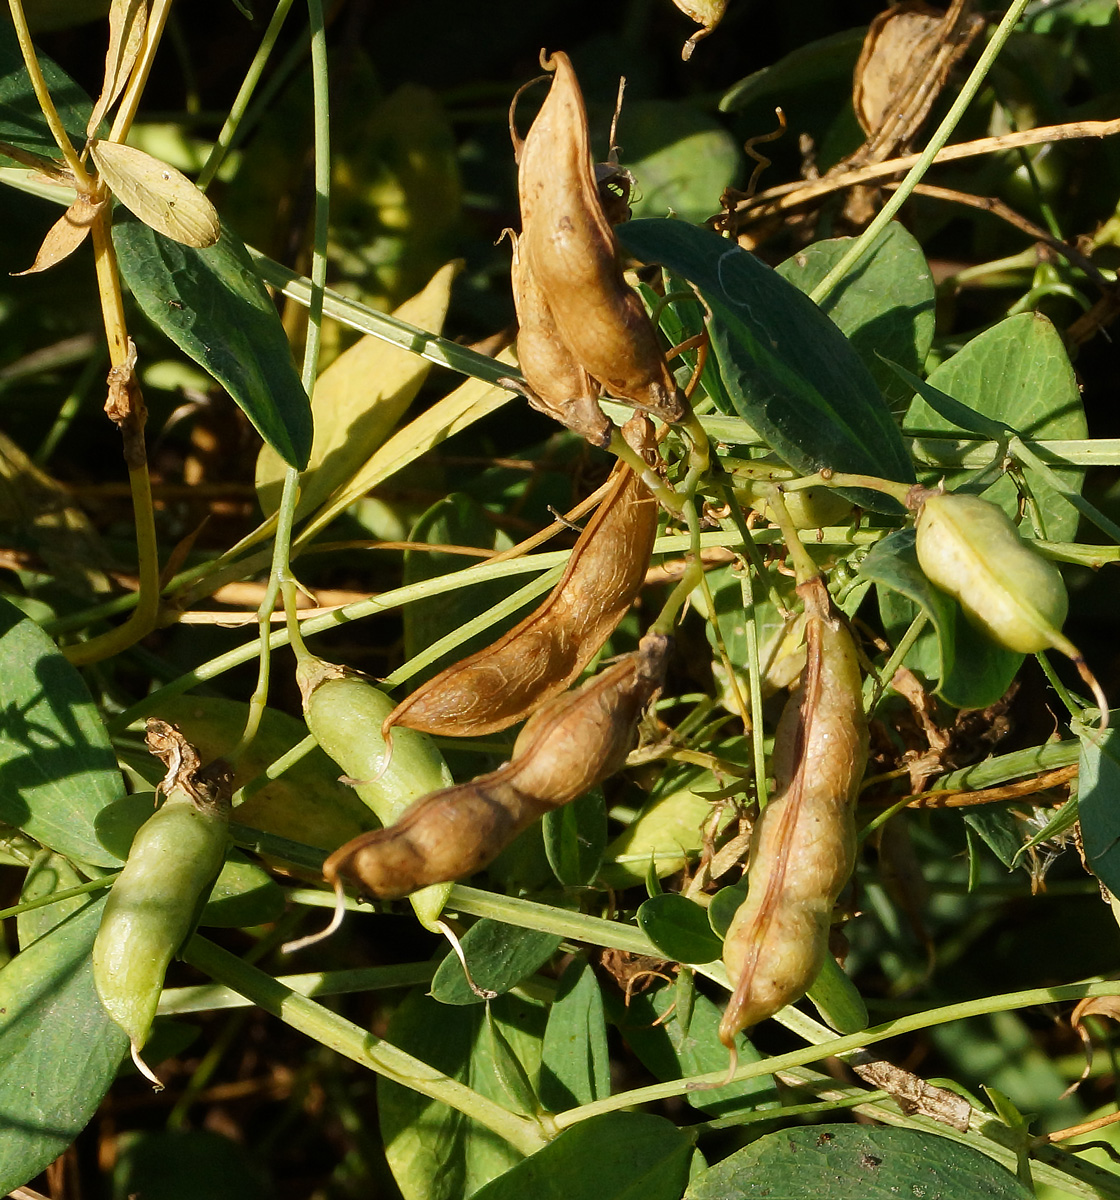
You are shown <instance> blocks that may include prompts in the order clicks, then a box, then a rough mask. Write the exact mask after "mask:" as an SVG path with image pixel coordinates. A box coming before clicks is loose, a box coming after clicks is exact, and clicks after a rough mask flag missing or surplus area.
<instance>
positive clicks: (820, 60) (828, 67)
mask: <svg viewBox="0 0 1120 1200" xmlns="http://www.w3.org/2000/svg"><path fill="white" fill-rule="evenodd" d="M866 33H867V29H866V27H863V28H857V29H845V30H842V31H841V32H840V33H834V34H831V35H830V36H829V37H824V38H819V39H818V40H817V41H815V42H809V43H807V44H806V45H804V46H799V47H798V48H797V49H796V50H794V51H793V52H792V53H791V54H787V55H786V56H785V57H784V58H782V59H780V60H779V61H778V62H776V63H774V64H773V65H772V66H769V67H763V68H762V70H761V71H755V72H754V73H753V74H751V75H748V76H747V77H746V78H745V79H740V80H739V82H738V83H736V84H733V85H732V86H731V87H730V88H729V89H728V90H727V91H726V92H725V93H724V95H723V97H722V99H721V100H720V102H719V109H720V112H735V111H737V110H738V109H741V108H745V107H746V106H747V105H748V104H753V103H754V102H755V101H759V100H765V99H768V98H769V97H771V96H775V97H779V98H780V99H781V101H782V103H783V104H786V103H787V102H788V101H787V96H788V94H789V92H790V91H791V90H793V89H795V88H804V87H812V88H816V87H818V86H819V85H820V84H821V83H822V82H823V81H824V80H826V79H831V80H836V81H843V82H844V83H845V84H849V85H850V83H851V78H852V71H853V70H854V69H855V65H856V60H857V59H858V58H859V53H860V49H861V47H862V46H863V39H864V35H865V34H866Z"/></svg>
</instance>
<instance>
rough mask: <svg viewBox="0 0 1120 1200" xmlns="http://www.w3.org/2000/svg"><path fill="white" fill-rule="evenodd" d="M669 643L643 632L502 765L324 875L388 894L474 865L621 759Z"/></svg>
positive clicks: (561, 702) (457, 875)
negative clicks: (626, 652) (637, 643)
mask: <svg viewBox="0 0 1120 1200" xmlns="http://www.w3.org/2000/svg"><path fill="white" fill-rule="evenodd" d="M669 648H670V641H669V639H668V638H667V637H665V636H664V635H661V634H651V635H648V636H647V637H645V638H643V639H642V642H641V644H640V646H639V648H638V650H637V651H635V652H634V653H633V654H629V655H626V656H625V657H624V658H623V659H620V660H619V662H617V663H615V664H614V665H613V666H612V667H610V668H609V669H608V670H606V671H604V672H602V673H601V674H600V675H597V676H596V677H595V678H594V679H591V680H590V681H588V683H586V684H584V686H583V687H581V688H580V689H579V690H577V691H575V692H572V693H569V694H568V695H565V696H560V697H558V698H556V699H555V700H553V701H552V702H551V703H550V704H548V705H546V706H545V707H544V708H542V709H541V710H540V711H539V712H538V713H536V714H534V716H533V719H532V720H531V721H530V722H529V723H528V724H527V725H526V726H525V728H524V729H523V730H522V731H521V735H520V737H519V738H518V739H517V742H516V744H515V746H514V751H513V757H512V759H511V761H510V762H508V763H507V764H506V765H505V766H504V767H501V768H499V769H498V770H497V771H494V772H491V773H490V774H489V775H483V776H480V777H479V778H478V779H473V780H471V781H470V782H469V783H464V784H460V785H459V786H457V787H451V788H445V789H444V790H442V791H439V792H435V793H433V794H432V795H430V796H425V797H423V798H422V799H420V800H417V801H416V802H415V803H414V804H412V805H411V806H410V807H409V808H408V809H407V810H406V811H405V812H404V814H403V815H402V816H401V818H400V819H399V820H398V821H397V822H396V823H395V824H393V825H391V826H389V827H388V828H386V829H380V830H378V831H377V832H375V833H367V834H363V835H362V836H360V837H357V838H355V839H354V840H353V841H351V842H348V843H347V844H346V845H345V846H342V847H341V848H340V849H338V850H336V851H335V853H334V854H332V855H331V856H330V858H328V859H327V861H326V862H325V863H324V864H323V875H324V877H325V878H326V879H327V881H328V882H329V883H331V884H332V885H334V886H337V885H338V882H339V880H340V879H350V880H352V881H353V882H354V883H356V884H357V885H358V887H359V888H360V889H361V891H362V892H363V893H365V894H366V895H369V896H373V897H375V898H378V899H385V900H390V899H399V898H400V897H402V896H407V895H410V894H411V893H412V892H415V891H417V890H418V889H420V888H423V887H428V886H430V885H432V884H436V883H446V882H448V881H450V880H453V879H462V878H464V877H466V876H468V875H472V874H473V873H474V872H475V871H478V870H480V869H481V868H482V867H484V866H486V865H487V864H488V863H489V862H491V861H492V860H493V859H494V858H495V856H496V855H497V854H498V853H499V852H500V851H501V850H503V849H504V848H505V847H506V846H507V845H509V843H510V842H511V841H513V839H514V838H515V837H516V836H517V835H518V834H519V833H520V832H521V831H522V830H524V829H526V828H528V826H529V825H531V824H532V823H533V822H534V821H535V820H537V819H538V818H539V817H541V816H543V814H544V813H546V812H548V811H549V810H550V809H553V808H558V807H559V806H560V805H562V804H567V803H568V802H569V801H571V800H574V799H576V797H578V796H581V795H583V793H584V792H586V791H588V790H589V789H590V788H592V787H594V786H595V784H597V783H599V782H601V781H602V780H603V779H605V778H606V777H607V776H608V775H610V774H613V772H614V771H616V770H617V769H618V768H619V767H620V766H621V765H622V763H623V762H624V760H625V758H626V755H627V754H628V753H629V751H630V749H631V748H632V746H633V745H634V742H635V740H636V736H637V724H638V719H639V717H640V716H641V714H642V711H643V710H644V709H645V707H646V705H647V704H649V702H650V700H651V699H652V698H653V696H654V695H655V694H656V693H657V692H658V691H659V690H660V688H661V684H662V681H663V679H664V675H665V665H666V662H667V659H668V652H669Z"/></svg>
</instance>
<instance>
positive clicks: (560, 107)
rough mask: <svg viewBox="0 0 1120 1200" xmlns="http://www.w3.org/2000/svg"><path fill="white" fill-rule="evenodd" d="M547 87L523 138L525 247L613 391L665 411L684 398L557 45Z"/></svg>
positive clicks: (563, 322) (561, 323) (592, 366)
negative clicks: (611, 215) (611, 216)
mask: <svg viewBox="0 0 1120 1200" xmlns="http://www.w3.org/2000/svg"><path fill="white" fill-rule="evenodd" d="M541 64H542V66H544V67H545V68H546V69H547V70H549V71H553V72H554V73H555V74H554V78H553V81H552V86H551V87H550V89H549V93H548V97H547V99H546V100H545V102H544V104H543V105H542V107H541V110H540V112H539V113H538V114H537V118H536V120H535V121H534V122H533V124H532V126H531V127H530V129H529V132H528V134H527V135H526V137H525V140H524V142H523V143H522V144H521V145H520V148H519V157H518V163H519V166H518V193H519V196H520V201H521V222H522V234H521V254H522V256H523V257H524V259H525V260H526V261H527V262H528V264H529V267H530V268H531V270H532V272H533V275H534V276H535V278H536V280H537V282H538V283H539V285H540V288H541V290H542V291H543V293H544V296H545V297H546V299H547V303H548V306H549V308H550V309H551V311H552V315H553V317H554V319H555V321H556V327H557V329H558V330H559V332H560V335H561V337H562V338H563V340H564V343H565V345H566V346H567V348H568V349H569V350H570V351H571V354H572V356H573V357H574V358H575V360H576V361H577V362H578V363H579V364H580V365H581V366H582V367H583V368H584V369H585V370H586V371H587V372H588V373H589V374H590V375H591V376H592V377H593V378H594V379H597V380H598V381H599V382H600V383H601V384H602V385H603V387H604V388H606V390H607V391H608V392H609V393H610V394H611V395H612V396H617V397H618V398H619V399H621V400H626V401H628V402H629V403H631V404H633V405H635V406H636V407H638V408H643V409H645V410H646V411H648V412H651V413H653V414H654V415H655V416H657V417H660V418H661V419H662V420H663V421H668V422H670V423H676V422H679V421H682V420H684V418H685V417H686V415H687V413H688V403H687V401H686V400H685V398H684V396H683V394H682V393H681V391H680V389H679V388H678V387H677V385H676V381H675V380H674V379H673V375H672V372H671V371H670V370H669V367H668V364H667V363H666V362H665V355H664V354H663V353H662V350H661V347H660V345H659V344H658V340H657V334H656V332H655V331H654V328H653V324H652V322H651V321H650V319H649V316H648V315H647V314H646V310H645V308H644V307H643V305H642V302H641V300H640V299H639V297H638V294H637V293H636V292H635V291H634V290H633V288H631V287H630V286H629V285H628V284H627V283H626V280H625V279H624V278H623V275H622V267H621V264H620V262H619V252H618V242H617V241H616V239H615V236H614V233H613V231H612V229H611V226H610V223H609V222H608V220H607V218H606V216H605V214H604V212H603V206H602V203H601V202H600V199H599V191H598V187H597V184H596V180H595V174H594V171H593V169H592V163H591V147H590V139H589V136H588V132H587V113H586V111H585V109H584V105H583V96H582V95H581V93H580V90H579V83H578V82H577V80H576V76H575V71H574V70H573V69H572V64H571V61H570V60H569V58H568V56H567V55H566V54H564V53H562V52H560V51H558V52H557V53H556V54H554V55H553V56H552V58H551V59H548V58H546V57H544V55H543V54H542V58H541Z"/></svg>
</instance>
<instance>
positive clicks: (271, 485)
mask: <svg viewBox="0 0 1120 1200" xmlns="http://www.w3.org/2000/svg"><path fill="white" fill-rule="evenodd" d="M459 268H460V264H459V263H458V262H453V263H448V264H447V265H446V266H445V267H442V268H441V269H440V270H439V271H437V272H436V274H435V275H433V276H432V278H431V280H430V281H429V283H428V286H427V287H425V288H424V290H423V291H422V292H420V293H419V294H418V295H415V296H413V297H411V299H409V300H406V301H405V302H404V303H403V304H402V305H401V306H400V307H399V308H398V309H397V310H396V311H395V312H394V313H393V316H395V317H397V318H399V319H400V320H402V321H407V322H408V323H409V324H410V325H416V326H419V327H420V328H421V329H425V330H427V331H428V332H430V333H439V331H440V329H441V328H442V327H443V319H444V317H445V316H446V315H447V305H448V303H449V301H450V298H451V282H452V280H453V279H454V278H455V276H456V275H457V274H458V272H459ZM430 370H431V363H429V362H428V361H426V360H425V359H422V358H420V357H419V355H416V354H410V353H409V352H408V351H407V350H402V349H400V347H398V346H391V345H390V344H389V343H388V342H386V341H383V340H382V339H381V338H376V337H374V336H373V335H372V334H367V335H366V336H365V337H363V338H362V340H361V341H359V342H356V343H355V344H354V345H353V346H351V347H350V349H349V350H346V351H345V352H344V353H342V354H340V355H339V356H338V358H336V359H335V360H334V362H332V363H331V365H330V366H329V367H327V369H326V370H325V371H324V372H323V373H322V375H320V376H319V378H318V380H317V381H316V383H315V390H314V392H313V393H312V400H311V412H312V417H313V420H314V423H315V438H314V441H313V443H312V446H311V459H310V461H309V463H308V466H307V470H306V471H305V472H304V473H303V476H302V478H301V480H300V487H301V494H300V502H299V508H298V510H297V511H298V513H299V514H300V515H303V514H305V513H308V512H310V511H312V509H314V508H316V507H318V506H319V505H320V504H322V502H323V501H324V500H326V499H327V497H328V496H330V494H331V493H332V492H333V491H334V490H335V489H336V488H338V487H340V486H342V485H343V484H345V483H346V482H347V481H348V480H349V479H350V478H351V477H352V476H353V475H354V474H355V472H356V471H358V469H359V468H360V467H361V466H362V464H363V463H364V462H365V461H366V459H368V458H369V456H370V455H371V454H372V453H373V452H374V451H375V450H376V449H377V448H378V447H379V446H380V445H381V444H382V443H383V442H384V441H385V439H386V438H387V437H388V436H389V434H390V433H392V431H393V429H394V428H395V427H396V425H397V422H398V421H399V420H400V419H401V417H402V416H403V415H404V413H405V411H406V409H407V408H408V406H409V405H410V404H411V403H412V400H413V397H415V395H416V393H417V392H418V391H419V390H420V385H421V384H422V383H423V382H424V380H425V379H426V378H427V376H428V372H429V371H430ZM285 471H286V466H285V464H284V462H283V461H282V460H281V458H280V456H279V455H278V454H277V453H276V452H275V451H274V450H272V449H271V448H270V447H268V446H267V445H266V446H262V447H261V452H260V455H259V457H258V458H257V478H256V482H257V495H258V497H259V498H260V503H261V508H262V509H263V510H264V512H265V513H266V514H270V513H272V512H274V511H275V510H276V507H277V505H278V504H279V502H280V492H281V487H282V484H283V481H284V474H285Z"/></svg>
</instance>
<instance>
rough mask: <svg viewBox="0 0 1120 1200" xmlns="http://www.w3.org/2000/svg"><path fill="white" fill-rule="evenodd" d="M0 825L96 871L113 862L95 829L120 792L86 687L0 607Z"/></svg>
mask: <svg viewBox="0 0 1120 1200" xmlns="http://www.w3.org/2000/svg"><path fill="white" fill-rule="evenodd" d="M0 679H2V680H3V683H2V685H0V696H2V697H3V711H2V713H0V820H3V821H6V822H7V823H8V824H9V825H14V826H15V827H16V828H17V829H22V830H23V831H24V833H27V834H30V835H31V837H33V838H35V839H36V840H37V841H39V842H41V843H42V844H43V845H44V846H48V847H50V849H52V850H57V851H58V852H59V853H60V854H65V855H66V856H67V857H68V858H75V859H78V860H80V861H83V862H88V863H93V864H94V865H96V866H102V867H112V866H115V865H117V863H118V860H117V858H116V856H115V855H113V854H111V853H110V852H109V851H108V850H106V849H105V847H104V846H103V845H102V844H101V841H100V839H99V838H98V837H97V833H96V831H95V828H94V821H95V819H96V817H97V814H98V812H99V811H100V810H101V809H102V808H104V806H105V805H106V804H108V803H109V802H110V801H112V800H115V799H116V798H117V797H118V796H119V795H121V794H122V792H123V791H124V787H123V784H122V782H121V777H120V772H119V771H118V770H117V763H116V758H115V756H114V754H113V749H112V746H111V745H110V743H109V736H108V734H107V733H106V732H105V727H104V726H103V725H102V723H101V718H100V716H99V715H98V712H97V708H96V707H95V705H94V703H93V700H92V698H91V697H90V694H89V691H88V690H87V688H86V685H85V682H84V681H83V680H82V677H81V676H80V675H79V674H78V672H77V671H76V670H75V669H74V668H73V667H72V666H71V665H70V664H69V663H68V662H67V661H66V659H65V658H64V657H63V655H62V654H61V653H60V651H59V650H58V648H57V647H56V646H55V644H54V642H52V641H51V639H50V638H49V637H47V635H46V634H45V633H44V632H43V631H42V630H41V629H40V628H39V626H38V625H36V624H35V622H34V621H32V620H31V619H30V618H28V617H25V616H24V615H23V613H22V612H20V610H19V609H18V608H16V607H15V605H13V604H11V603H9V602H8V601H7V600H4V599H0Z"/></svg>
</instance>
